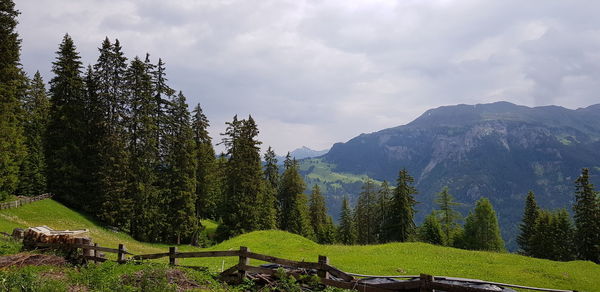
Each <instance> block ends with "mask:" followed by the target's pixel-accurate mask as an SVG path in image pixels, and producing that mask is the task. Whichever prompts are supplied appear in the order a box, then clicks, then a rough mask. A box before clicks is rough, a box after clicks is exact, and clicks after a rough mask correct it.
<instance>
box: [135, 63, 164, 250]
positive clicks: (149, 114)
mask: <svg viewBox="0 0 600 292" xmlns="http://www.w3.org/2000/svg"><path fill="white" fill-rule="evenodd" d="M125 92H126V94H127V98H128V101H129V102H128V103H129V111H130V114H129V117H128V120H127V128H128V130H127V131H128V138H129V141H128V143H127V147H128V152H129V155H130V157H131V158H130V161H129V166H128V167H129V170H130V176H129V182H128V191H127V195H128V197H130V198H133V200H134V201H135V204H133V206H132V213H131V223H130V225H131V226H130V233H131V235H132V236H133V237H134V238H136V239H138V240H143V241H149V240H150V236H149V233H148V230H151V229H153V228H158V227H159V226H162V225H159V226H156V223H157V222H156V221H155V219H156V217H157V216H156V213H158V212H159V211H160V209H159V208H158V207H157V206H156V204H155V202H157V201H158V199H159V189H158V187H157V181H158V173H157V171H156V170H157V168H158V164H159V161H158V145H157V141H156V139H155V136H156V132H158V128H157V127H156V121H155V118H156V117H155V115H154V113H155V112H156V109H157V106H158V105H157V104H156V102H155V100H154V98H153V96H152V82H151V76H150V75H149V74H148V70H147V68H146V64H145V63H144V62H143V61H141V60H140V59H139V58H137V57H136V58H134V59H133V61H131V63H130V65H129V67H128V69H127V71H126V72H125ZM162 227H166V226H162Z"/></svg>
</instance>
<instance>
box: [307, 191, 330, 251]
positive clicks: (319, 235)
mask: <svg viewBox="0 0 600 292" xmlns="http://www.w3.org/2000/svg"><path fill="white" fill-rule="evenodd" d="M309 210H310V221H311V224H312V228H313V230H314V233H315V237H316V239H317V242H319V243H331V241H332V239H331V237H330V236H331V234H330V226H329V225H328V224H329V222H328V216H327V207H326V206H325V198H324V197H323V195H322V194H321V189H320V188H319V186H318V185H314V186H313V189H312V193H311V195H310V200H309Z"/></svg>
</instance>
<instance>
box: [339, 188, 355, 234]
mask: <svg viewBox="0 0 600 292" xmlns="http://www.w3.org/2000/svg"><path fill="white" fill-rule="evenodd" d="M338 241H339V242H340V243H342V244H346V245H351V244H355V243H356V226H355V225H354V214H352V208H351V207H350V202H349V201H348V197H344V199H343V200H342V210H341V211H340V226H339V228H338Z"/></svg>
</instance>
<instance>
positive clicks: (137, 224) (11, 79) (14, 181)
mask: <svg viewBox="0 0 600 292" xmlns="http://www.w3.org/2000/svg"><path fill="white" fill-rule="evenodd" d="M0 10H1V12H2V14H1V15H0V23H1V24H2V26H1V29H0V38H1V40H2V44H3V50H2V52H1V53H0V66H1V68H0V70H1V71H0V73H1V74H0V78H1V79H2V80H1V81H2V83H1V84H0V93H1V100H0V101H1V103H0V105H1V108H0V110H1V118H0V135H1V136H0V150H1V151H0V199H6V198H7V197H9V196H10V195H13V194H17V195H26V196H27V195H37V194H40V193H43V192H51V193H53V194H55V198H56V199H57V200H59V201H61V202H62V203H64V204H66V205H68V206H70V207H73V208H76V209H78V210H82V211H85V212H86V213H88V214H90V215H91V216H93V217H95V218H96V219H98V220H99V221H100V222H102V223H104V224H106V225H109V226H112V227H114V228H117V229H120V230H123V231H126V232H128V233H130V234H131V235H132V236H133V237H134V238H136V239H138V240H142V241H152V242H176V243H182V242H191V243H196V244H197V243H199V241H201V240H202V239H203V238H202V229H203V227H202V226H201V224H200V219H206V218H208V219H215V220H218V221H220V222H221V224H220V225H219V229H218V239H225V238H229V237H232V236H235V235H238V234H241V233H244V232H249V231H253V230H260V229H276V228H279V229H282V230H287V231H290V232H294V233H298V234H301V235H303V236H306V237H308V238H311V239H314V240H317V241H319V242H324V243H331V242H333V241H334V239H333V237H334V236H333V233H334V228H333V220H332V219H331V217H329V216H328V215H327V209H326V207H325V200H324V198H323V196H322V195H321V193H320V190H319V189H318V187H315V189H314V191H313V193H312V194H311V196H310V199H309V198H307V197H306V196H305V195H304V194H303V192H304V189H305V184H304V181H303V179H302V177H301V176H300V175H299V173H298V164H297V162H296V161H295V159H292V158H291V157H289V155H288V157H287V158H286V161H285V164H284V165H285V167H284V170H283V172H282V173H280V170H279V167H278V165H277V159H276V158H275V157H276V156H275V153H274V151H273V150H272V149H271V148H270V147H269V149H268V151H267V153H266V154H265V157H264V160H265V161H266V163H264V165H263V163H262V159H261V156H260V148H259V145H260V144H261V142H260V141H258V140H257V136H258V133H259V131H258V127H257V125H256V122H255V121H254V119H253V118H252V117H251V116H249V117H248V118H246V119H238V117H237V116H234V117H233V120H232V121H231V122H228V123H227V129H226V131H225V133H223V134H222V136H223V139H222V141H221V144H223V145H224V147H225V149H226V151H225V153H223V154H221V155H220V156H219V157H217V156H216V155H215V151H214V148H213V145H212V140H211V137H210V136H209V133H208V127H209V126H210V124H209V120H208V118H207V117H206V115H205V114H204V113H203V110H202V108H201V106H200V105H199V104H198V105H196V106H195V107H194V109H193V111H191V112H190V111H189V109H188V105H187V103H186V97H185V95H184V94H183V93H182V92H181V91H179V92H178V91H176V90H174V89H172V88H171V87H170V86H169V84H168V79H167V75H166V66H165V63H164V62H163V61H162V60H161V59H158V61H157V62H152V60H151V58H150V56H149V54H146V55H145V56H144V58H140V57H134V58H133V59H128V58H127V57H126V56H125V53H124V51H123V47H122V46H121V43H120V42H119V41H118V40H114V41H111V40H110V39H108V38H106V39H105V40H104V41H103V42H102V43H101V45H100V47H99V48H98V57H97V60H96V62H95V64H91V65H88V66H87V67H84V65H83V63H82V62H81V57H80V55H79V53H78V51H77V48H76V46H75V42H74V41H73V39H72V38H71V37H70V36H69V35H68V34H66V35H65V36H64V37H63V39H62V41H61V43H60V44H59V46H58V50H57V51H56V59H55V60H54V62H53V63H52V75H53V76H52V78H51V80H50V82H49V83H48V86H49V89H48V90H47V89H46V84H45V82H44V81H43V80H42V77H41V74H40V73H39V72H36V73H35V75H34V77H33V78H32V79H30V78H29V77H28V76H27V74H26V73H25V72H24V71H23V69H22V67H21V65H20V43H21V40H20V39H19V37H18V34H17V33H16V30H15V28H16V25H17V17H18V15H19V12H18V11H16V10H15V7H14V3H13V2H12V1H10V0H0Z"/></svg>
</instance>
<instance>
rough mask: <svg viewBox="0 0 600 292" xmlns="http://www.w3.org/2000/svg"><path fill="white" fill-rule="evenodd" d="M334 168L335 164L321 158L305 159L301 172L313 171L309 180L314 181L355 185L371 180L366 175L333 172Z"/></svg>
mask: <svg viewBox="0 0 600 292" xmlns="http://www.w3.org/2000/svg"><path fill="white" fill-rule="evenodd" d="M334 168H335V166H334V165H333V164H330V163H326V162H324V161H323V160H322V159H320V158H312V159H304V160H302V161H301V162H300V170H301V171H308V170H311V171H310V173H309V174H308V175H307V178H309V179H313V180H316V179H318V180H320V181H321V182H330V183H335V182H341V183H355V182H364V181H365V180H367V179H368V178H369V177H368V176H366V175H356V174H351V173H341V172H335V171H334V170H333V169H334Z"/></svg>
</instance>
